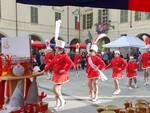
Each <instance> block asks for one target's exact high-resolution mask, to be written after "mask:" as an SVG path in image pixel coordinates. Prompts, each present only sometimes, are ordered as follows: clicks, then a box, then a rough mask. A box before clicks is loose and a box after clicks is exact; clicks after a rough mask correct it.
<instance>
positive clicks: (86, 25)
mask: <svg viewBox="0 0 150 113" xmlns="http://www.w3.org/2000/svg"><path fill="white" fill-rule="evenodd" d="M92 26H93V13H88V14H84V15H83V29H91V28H92Z"/></svg>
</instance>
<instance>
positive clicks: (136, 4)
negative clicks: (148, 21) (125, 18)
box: [128, 0, 150, 12]
mask: <svg viewBox="0 0 150 113" xmlns="http://www.w3.org/2000/svg"><path fill="white" fill-rule="evenodd" d="M128 9H129V10H136V11H146V12H150V0H129V4H128Z"/></svg>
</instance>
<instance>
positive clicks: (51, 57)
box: [44, 52, 54, 64]
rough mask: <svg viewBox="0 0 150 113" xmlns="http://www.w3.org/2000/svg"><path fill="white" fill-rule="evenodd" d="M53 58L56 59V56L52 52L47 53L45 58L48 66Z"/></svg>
mask: <svg viewBox="0 0 150 113" xmlns="http://www.w3.org/2000/svg"><path fill="white" fill-rule="evenodd" d="M53 58H54V54H53V53H52V52H48V53H46V54H45V57H44V60H45V63H46V64H47V63H49V62H51V61H52V59H53Z"/></svg>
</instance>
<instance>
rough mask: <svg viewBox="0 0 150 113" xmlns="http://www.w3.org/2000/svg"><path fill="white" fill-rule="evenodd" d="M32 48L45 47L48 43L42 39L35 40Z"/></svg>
mask: <svg viewBox="0 0 150 113" xmlns="http://www.w3.org/2000/svg"><path fill="white" fill-rule="evenodd" d="M31 45H32V48H38V49H45V48H46V45H45V44H44V43H42V42H40V41H37V40H36V41H34V42H33V43H32V44H31Z"/></svg>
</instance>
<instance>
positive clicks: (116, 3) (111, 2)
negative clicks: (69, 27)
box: [16, 0, 150, 12]
mask: <svg viewBox="0 0 150 113" xmlns="http://www.w3.org/2000/svg"><path fill="white" fill-rule="evenodd" d="M16 1H17V2H18V3H23V4H31V5H48V6H66V5H70V6H81V7H95V8H110V9H125V10H136V11H145V12H150V0H16Z"/></svg>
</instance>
